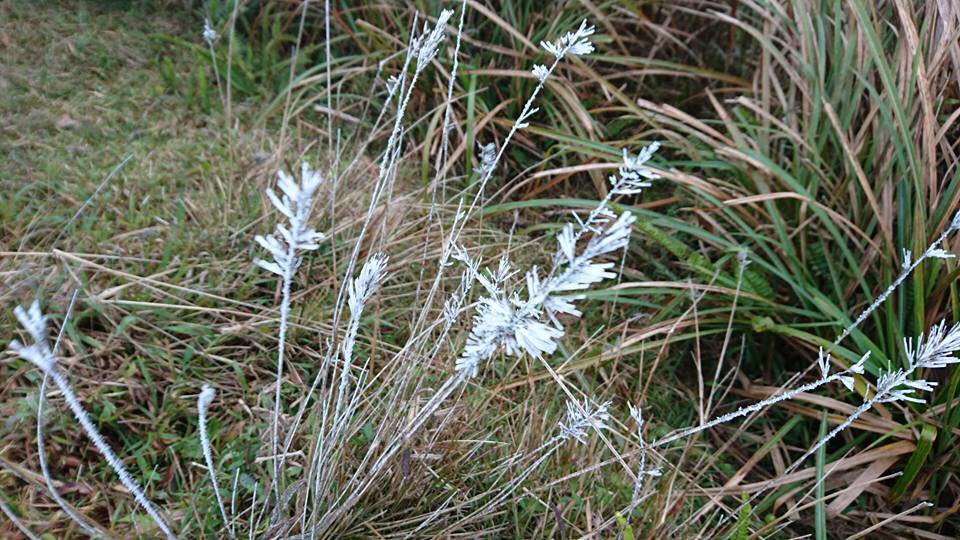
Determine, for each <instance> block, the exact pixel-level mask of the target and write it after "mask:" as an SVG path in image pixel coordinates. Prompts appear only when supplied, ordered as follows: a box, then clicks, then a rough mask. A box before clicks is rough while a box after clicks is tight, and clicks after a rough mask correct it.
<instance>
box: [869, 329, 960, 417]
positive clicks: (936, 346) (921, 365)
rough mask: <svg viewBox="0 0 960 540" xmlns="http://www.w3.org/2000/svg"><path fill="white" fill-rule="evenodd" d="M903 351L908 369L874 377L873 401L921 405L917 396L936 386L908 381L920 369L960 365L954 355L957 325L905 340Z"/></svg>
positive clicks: (959, 338) (959, 339) (959, 344)
mask: <svg viewBox="0 0 960 540" xmlns="http://www.w3.org/2000/svg"><path fill="white" fill-rule="evenodd" d="M903 347H904V350H905V351H906V355H907V368H906V369H903V368H900V369H897V370H891V371H888V372H885V373H881V374H880V376H879V377H877V395H876V398H875V399H876V401H877V402H879V403H889V402H894V401H911V402H914V403H924V402H925V400H924V399H923V398H921V397H918V396H917V395H916V394H917V393H918V392H919V393H922V392H932V391H933V390H934V387H936V386H937V383H936V382H933V381H928V380H925V379H911V378H910V377H911V376H912V375H913V374H914V373H915V372H916V371H917V370H922V369H940V368H945V367H947V366H949V365H953V364H957V363H960V358H957V357H956V356H954V354H955V353H956V352H957V351H958V350H960V323H958V324H955V325H953V326H952V327H949V328H948V327H947V324H946V321H941V322H940V323H938V324H936V325H934V326H933V328H931V329H930V331H929V332H927V335H926V336H925V337H924V336H923V335H921V336H918V337H917V338H916V339H915V340H914V339H904V340H903Z"/></svg>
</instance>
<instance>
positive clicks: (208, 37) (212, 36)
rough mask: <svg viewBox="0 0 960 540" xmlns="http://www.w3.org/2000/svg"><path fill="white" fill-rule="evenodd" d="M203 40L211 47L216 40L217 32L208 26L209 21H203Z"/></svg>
mask: <svg viewBox="0 0 960 540" xmlns="http://www.w3.org/2000/svg"><path fill="white" fill-rule="evenodd" d="M203 40H204V41H206V42H207V45H213V42H214V41H216V40H217V31H216V30H214V29H213V27H212V26H210V19H204V20H203Z"/></svg>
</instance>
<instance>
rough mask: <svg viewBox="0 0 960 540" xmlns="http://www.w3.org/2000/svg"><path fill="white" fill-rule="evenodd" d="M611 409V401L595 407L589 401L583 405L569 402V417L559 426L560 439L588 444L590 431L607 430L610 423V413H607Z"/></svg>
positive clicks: (585, 401) (572, 401)
mask: <svg viewBox="0 0 960 540" xmlns="http://www.w3.org/2000/svg"><path fill="white" fill-rule="evenodd" d="M609 407H610V402H609V401H605V402H603V403H601V404H599V405H594V404H592V403H590V400H587V399H585V400H584V401H583V403H580V402H577V401H575V400H570V401H567V416H566V418H564V419H563V420H562V421H560V423H559V424H558V426H559V427H560V435H559V436H560V438H561V439H564V440H569V439H576V441H577V442H578V443H580V444H586V442H587V430H588V429H591V428H593V429H596V430H598V431H599V430H601V429H606V427H607V422H608V421H610V413H609V412H607V409H609Z"/></svg>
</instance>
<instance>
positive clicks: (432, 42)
mask: <svg viewBox="0 0 960 540" xmlns="http://www.w3.org/2000/svg"><path fill="white" fill-rule="evenodd" d="M452 15H453V10H452V9H445V10H443V11H441V12H440V16H439V17H437V25H436V26H434V27H433V29H431V28H430V25H429V24H427V23H424V25H423V34H421V35H420V38H419V39H418V40H416V42H415V47H416V52H417V71H420V70H422V69H423V68H424V67H426V65H427V64H429V63H430V61H431V60H433V59H434V57H436V56H437V47H439V46H440V42H441V41H443V36H444V32H445V31H446V25H447V21H449V20H450V17H451V16H452Z"/></svg>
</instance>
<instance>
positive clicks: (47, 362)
mask: <svg viewBox="0 0 960 540" xmlns="http://www.w3.org/2000/svg"><path fill="white" fill-rule="evenodd" d="M13 314H14V315H15V316H16V317H17V321H19V322H20V326H22V327H23V329H24V330H25V331H26V332H27V333H28V334H30V337H31V338H32V339H33V343H32V344H30V345H24V344H23V343H21V342H20V341H18V340H16V339H15V340H13V341H11V342H10V345H9V347H10V350H11V351H13V352H14V353H15V354H16V355H17V356H19V357H20V358H22V359H24V360H26V361H28V362H30V363H31V364H33V365H35V366H37V367H39V368H40V369H42V370H44V371H48V370H50V369H52V368H53V366H54V362H55V361H54V357H53V353H52V352H51V350H50V345H49V344H48V343H47V317H46V315H44V314H43V312H42V311H40V302H39V301H38V300H34V301H33V303H32V304H30V307H29V308H26V309H24V307H23V306H17V307H15V308H14V309H13Z"/></svg>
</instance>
